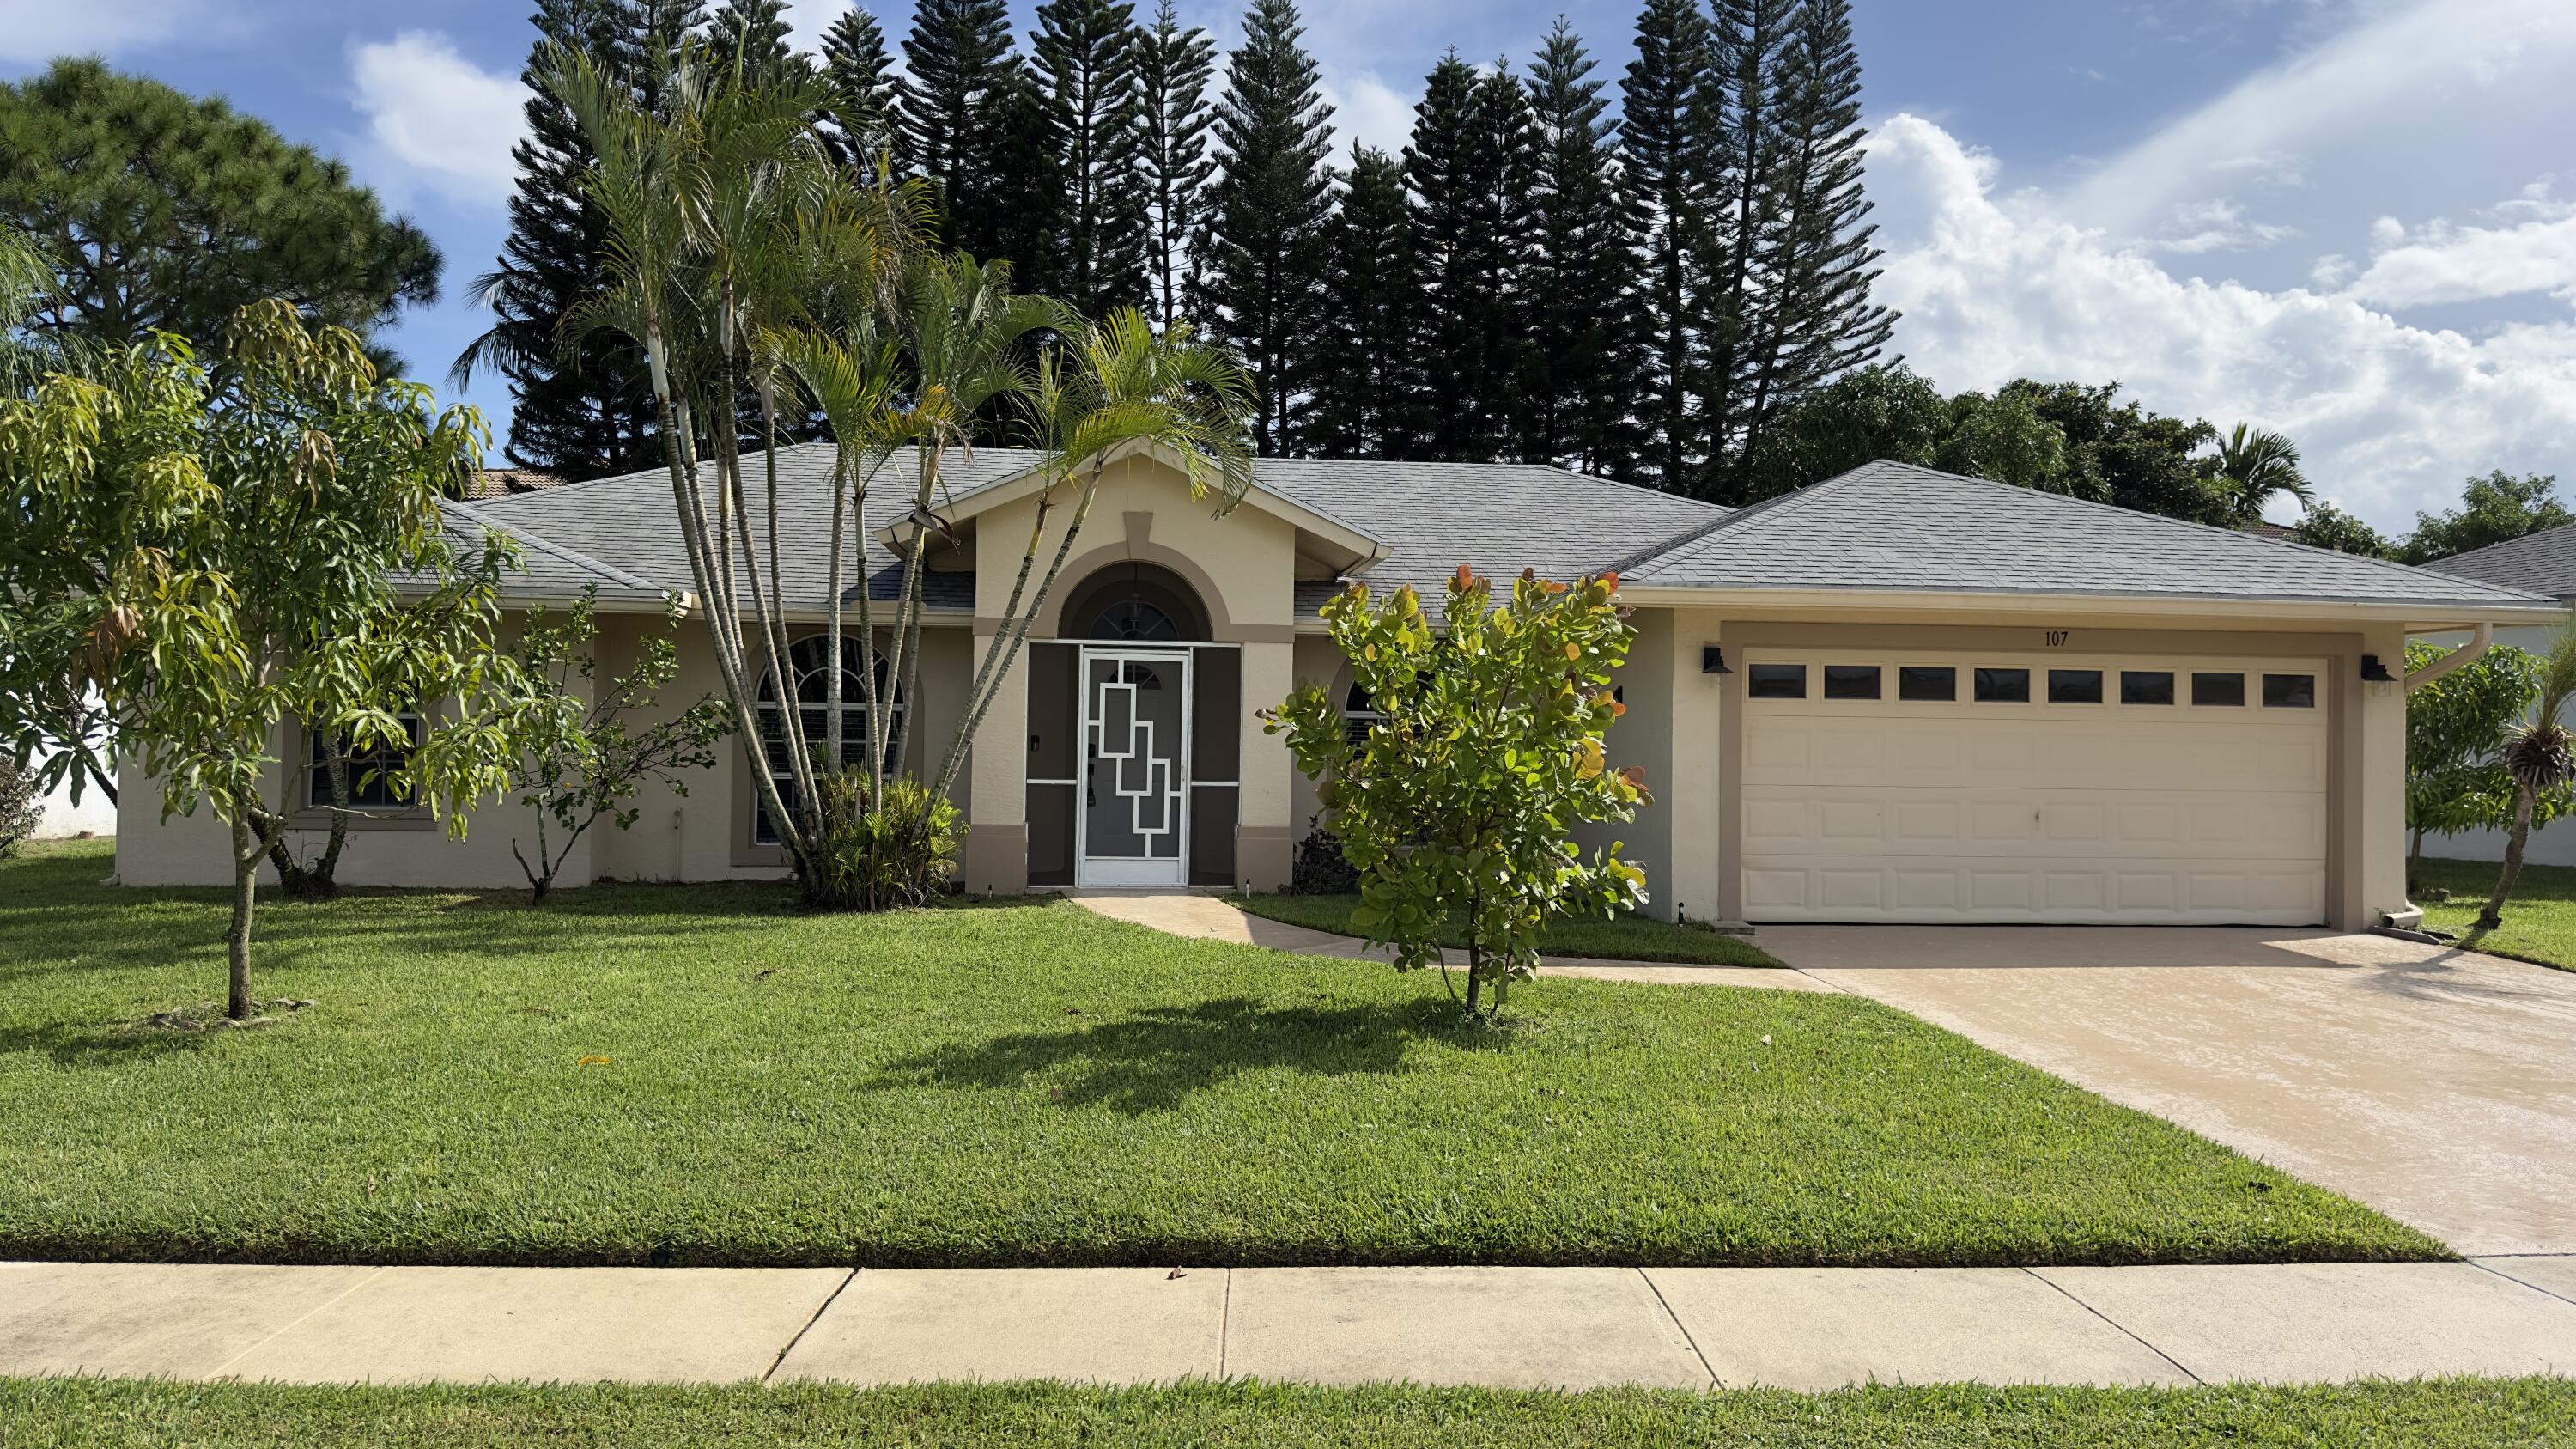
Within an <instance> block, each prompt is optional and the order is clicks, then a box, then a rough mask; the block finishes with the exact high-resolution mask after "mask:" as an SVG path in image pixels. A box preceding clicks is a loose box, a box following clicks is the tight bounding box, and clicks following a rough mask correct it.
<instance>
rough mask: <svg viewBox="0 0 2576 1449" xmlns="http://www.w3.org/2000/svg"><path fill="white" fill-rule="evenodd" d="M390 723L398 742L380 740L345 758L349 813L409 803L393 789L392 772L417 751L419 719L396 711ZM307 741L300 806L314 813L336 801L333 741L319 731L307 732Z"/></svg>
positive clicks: (403, 805)
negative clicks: (307, 757) (308, 766)
mask: <svg viewBox="0 0 2576 1449" xmlns="http://www.w3.org/2000/svg"><path fill="white" fill-rule="evenodd" d="M394 724H395V726H396V728H397V729H399V730H400V732H401V735H402V738H401V739H400V740H399V741H384V742H380V743H377V744H374V745H371V746H370V747H368V748H366V749H363V750H359V751H356V752H354V753H352V754H350V755H349V756H348V765H349V808H350V809H352V810H407V809H409V808H411V802H410V801H409V800H406V799H404V798H403V797H402V796H401V795H399V794H397V793H396V792H395V789H394V781H393V777H394V772H395V771H397V770H400V769H402V768H403V767H404V766H406V765H408V764H410V763H411V752H412V751H414V750H416V749H419V748H420V716H419V715H417V714H415V713H413V712H412V711H410V710H407V709H406V710H397V711H395V713H394ZM306 734H307V736H308V737H309V739H310V740H311V743H310V745H309V746H308V747H307V748H308V749H309V750H310V752H311V763H312V766H313V767H312V768H311V769H310V770H307V771H306V772H305V776H306V779H305V800H304V803H305V804H307V805H309V806H311V807H312V808H314V809H316V810H329V809H331V808H333V807H334V806H335V805H336V804H337V803H338V802H337V801H335V800H333V799H332V798H331V753H332V745H333V743H334V742H333V741H332V739H331V737H330V736H329V735H326V734H324V733H323V732H322V731H320V730H308V731H306Z"/></svg>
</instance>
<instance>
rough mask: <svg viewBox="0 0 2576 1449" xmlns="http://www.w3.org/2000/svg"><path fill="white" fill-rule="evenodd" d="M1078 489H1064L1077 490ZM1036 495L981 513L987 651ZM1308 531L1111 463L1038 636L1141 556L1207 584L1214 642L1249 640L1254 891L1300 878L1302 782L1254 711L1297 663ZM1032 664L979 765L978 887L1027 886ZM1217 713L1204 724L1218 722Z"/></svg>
mask: <svg viewBox="0 0 2576 1449" xmlns="http://www.w3.org/2000/svg"><path fill="white" fill-rule="evenodd" d="M1069 491H1070V490H1066V491H1065V492H1066V494H1067V495H1069ZM1064 502H1069V496H1060V506H1058V507H1056V508H1055V509H1054V510H1053V511H1052V513H1051V516H1050V517H1049V518H1048V519H1047V521H1046V531H1045V534H1044V535H1043V537H1042V538H1041V539H1040V540H1039V545H1038V547H1039V559H1040V564H1041V567H1043V565H1044V561H1045V560H1046V559H1048V558H1050V557H1052V555H1053V553H1054V551H1055V549H1056V548H1058V547H1059V546H1060V545H1061V544H1062V542H1063V539H1064V536H1065V533H1066V531H1067V529H1069V528H1070V527H1071V524H1072V517H1071V511H1070V509H1069V507H1066V506H1062V504H1063V503H1064ZM1037 523H1038V504H1037V500H1036V498H1035V497H1024V498H1020V499H1017V500H1015V501H1012V502H1009V503H1005V504H1002V505H1000V506H997V507H994V508H992V509H989V510H988V511H986V512H984V513H982V514H981V515H979V516H978V517H977V518H976V519H975V521H974V526H975V614H976V621H975V631H974V639H975V647H976V649H977V650H978V651H980V650H981V649H982V648H984V647H985V645H986V644H987V643H988V642H989V641H990V640H991V639H992V638H993V637H994V636H995V635H996V634H997V633H998V632H999V630H1000V629H1001V627H1002V624H1003V619H1004V610H1005V606H1006V605H1007V604H1008V603H1009V601H1010V591H1011V584H1012V580H1013V578H1014V577H1015V576H1016V573H1017V570H1018V566H1019V560H1020V556H1021V551H1022V550H1023V549H1024V548H1025V547H1026V546H1027V544H1028V541H1029V537H1030V534H1031V531H1032V530H1033V529H1035V528H1036V527H1037ZM1296 544H1297V538H1296V527H1295V525H1293V524H1291V523H1290V522H1288V521H1287V520H1286V519H1284V518H1282V517H1279V516H1277V515H1276V514H1273V513H1270V512H1267V511H1264V510H1263V509H1262V508H1261V507H1259V506H1257V505H1253V504H1246V505H1243V506H1240V507H1237V508H1235V509H1234V510H1232V511H1231V512H1229V513H1227V514H1226V515H1224V516H1223V517H1218V516H1216V514H1215V504H1214V502H1213V500H1210V499H1192V498H1191V497H1190V496H1189V492H1188V488H1187V485H1186V483H1185V482H1184V480H1183V479H1182V478H1181V476H1180V475H1179V474H1177V473H1175V472H1173V471H1172V470H1171V469H1169V468H1167V467H1164V466H1163V465H1161V464H1159V463H1157V462H1155V461H1153V460H1152V459H1150V458H1145V457H1133V458H1128V459H1125V460H1123V461H1121V462H1118V463H1115V464H1112V465H1111V466H1110V468H1109V469H1108V470H1107V471H1106V473H1105V474H1104V475H1103V477H1102V479H1101V484H1100V491H1099V494H1098V496H1097V498H1096V499H1095V501H1094V502H1093V505H1092V508H1091V512H1090V515H1089V517H1088V518H1087V519H1085V520H1084V521H1083V524H1082V530H1081V533H1080V535H1079V536H1078V537H1077V538H1076V539H1075V541H1074V545H1073V553H1072V556H1071V557H1070V558H1069V559H1068V560H1067V561H1066V565H1065V569H1064V572H1063V574H1062V575H1061V576H1060V577H1059V578H1058V580H1057V582H1056V584H1055V587H1054V588H1053V589H1052V590H1051V591H1050V593H1049V596H1048V601H1047V605H1046V607H1045V608H1044V609H1043V610H1042V611H1041V613H1040V615H1039V617H1038V619H1037V621H1036V624H1035V626H1034V627H1033V628H1032V630H1031V632H1030V637H1031V638H1033V639H1034V638H1054V637H1057V629H1058V622H1059V621H1058V619H1057V617H1056V615H1057V613H1058V611H1059V609H1060V607H1061V605H1062V602H1063V600H1064V599H1065V598H1066V597H1068V596H1069V595H1070V594H1072V593H1073V592H1074V591H1075V590H1076V589H1078V588H1079V587H1080V586H1081V584H1082V582H1083V580H1085V579H1087V578H1089V577H1090V576H1091V575H1092V574H1093V573H1095V572H1097V571H1098V570H1100V569H1102V568H1104V567H1108V566H1110V565H1112V564H1117V563H1123V562H1127V561H1130V560H1141V561H1144V562H1147V563H1154V564H1159V565H1161V566H1163V567H1165V568H1168V569H1170V570H1172V571H1173V572H1174V573H1177V574H1179V575H1180V576H1181V577H1182V578H1183V579H1185V580H1187V581H1188V582H1189V583H1190V585H1191V586H1192V588H1193V589H1194V590H1195V591H1196V592H1197V593H1198V595H1199V600H1200V603H1201V604H1202V605H1203V606H1205V607H1206V609H1207V611H1208V615H1209V620H1210V625H1211V633H1212V635H1213V639H1214V642H1217V643H1230V644H1237V645H1240V646H1241V649H1242V656H1243V702H1244V708H1243V710H1242V714H1241V717H1240V718H1239V719H1237V720H1236V721H1234V722H1233V723H1232V726H1231V727H1232V728H1234V729H1235V730H1237V731H1238V732H1239V734H1240V737H1241V747H1242V770H1243V773H1242V777H1241V785H1240V787H1239V788H1240V792H1241V793H1240V803H1239V804H1238V806H1237V815H1236V820H1237V823H1236V841H1235V874H1236V875H1238V876H1240V877H1242V878H1243V879H1245V880H1248V881H1250V882H1251V883H1252V884H1253V886H1254V888H1255V889H1277V888H1278V887H1279V886H1281V885H1284V884H1285V883H1286V881H1287V877H1288V860H1289V846H1290V842H1291V841H1292V840H1293V838H1294V835H1295V833H1296V831H1295V828H1294V818H1293V813H1292V812H1293V809H1294V803H1293V800H1292V793H1293V791H1292V787H1291V784H1290V775H1291V774H1292V771H1291V770H1290V769H1289V766H1288V755H1287V750H1286V747H1285V746H1284V745H1282V744H1281V743H1280V741H1279V740H1277V739H1276V738H1274V737H1272V736H1269V735H1265V734H1263V733H1262V731H1261V722H1260V721H1259V720H1258V719H1257V718H1255V717H1254V713H1253V712H1254V710H1255V709H1257V708H1260V707H1262V706H1264V705H1267V704H1270V703H1273V702H1276V701H1277V700H1279V699H1281V698H1284V697H1285V696H1286V695H1287V693H1288V690H1289V687H1290V684H1291V682H1292V679H1293V677H1294V675H1295V672H1296V666H1295V661H1294V653H1295V638H1294V630H1293V625H1294V622H1295V620H1294V616H1293V609H1294V604H1295V565H1296ZM1028 708H1029V705H1028V670H1027V666H1026V660H1025V658H1023V659H1022V660H1021V661H1020V662H1019V663H1017V664H1015V665H1014V666H1013V668H1012V670H1011V672H1010V674H1009V676H1008V677H1006V678H1005V679H1004V680H1003V682H1002V685H1001V689H1000V691H999V693H998V694H997V695H996V696H995V699H994V703H993V711H992V714H991V716H990V718H989V720H988V722H987V725H986V728H985V731H984V733H983V735H982V737H981V743H982V747H981V748H978V749H977V750H976V751H975V754H974V757H973V759H972V762H971V765H970V771H969V772H970V774H971V775H972V777H973V780H974V790H973V796H972V799H973V805H972V809H971V813H970V820H971V824H972V829H971V830H970V831H969V832H968V835H967V848H966V860H965V867H966V881H967V886H968V888H969V889H971V890H984V889H994V890H1016V889H1019V888H1020V887H1021V886H1023V885H1025V883H1026V882H1027V878H1028V876H1027V871H1028V843H1027V841H1028V835H1027V832H1028V820H1027V816H1028V797H1027V791H1026V788H1025V784H1024V781H1025V779H1026V766H1027V759H1026V753H1025V750H1023V749H1020V748H998V747H997V746H999V745H1000V744H1001V742H1003V741H1009V742H1011V744H1012V745H1014V746H1017V745H1018V744H1019V743H1020V742H1021V740H1022V738H1023V737H1024V735H1025V729H1024V728H1023V727H1022V726H1021V724H1020V723H1019V722H1023V721H1025V720H1026V719H1027V718H1028ZM1212 723H1213V722H1212V721H1206V720H1201V721H1198V722H1197V725H1196V727H1197V728H1199V729H1202V730H1204V729H1207V728H1210V727H1211V725H1212Z"/></svg>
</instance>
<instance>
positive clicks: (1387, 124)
mask: <svg viewBox="0 0 2576 1449" xmlns="http://www.w3.org/2000/svg"><path fill="white" fill-rule="evenodd" d="M1317 70H1318V72H1319V73H1320V76H1319V85H1318V88H1319V89H1320V90H1322V91H1323V93H1324V100H1325V101H1326V102H1327V103H1329V104H1330V105H1331V106H1332V108H1333V123H1332V124H1333V164H1335V165H1337V166H1348V165H1349V164H1350V161H1351V152H1352V151H1353V149H1354V148H1356V147H1360V146H1374V147H1376V148H1377V149H1378V150H1381V151H1384V152H1385V153H1387V154H1388V155H1390V156H1401V155H1403V154H1404V146H1405V143H1406V142H1408V141H1410V140H1412V139H1413V98H1412V97H1411V96H1408V95H1405V94H1403V93H1402V92H1400V91H1398V90H1396V88H1395V87H1393V86H1391V85H1388V84H1387V83H1386V82H1385V81H1383V80H1380V79H1379V78H1378V74H1377V72H1376V71H1373V70H1362V71H1347V72H1345V71H1338V70H1336V69H1334V68H1332V67H1329V66H1318V67H1317Z"/></svg>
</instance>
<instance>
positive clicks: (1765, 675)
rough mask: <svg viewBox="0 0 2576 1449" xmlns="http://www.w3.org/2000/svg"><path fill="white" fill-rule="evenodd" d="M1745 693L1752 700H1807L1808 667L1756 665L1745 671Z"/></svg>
mask: <svg viewBox="0 0 2576 1449" xmlns="http://www.w3.org/2000/svg"><path fill="white" fill-rule="evenodd" d="M1744 693H1745V695H1746V697H1747V698H1750V699H1805V698H1806V697H1807V666H1805V665H1803V664H1756V665H1753V666H1751V667H1749V668H1748V669H1747V670H1746V671H1745V676H1744Z"/></svg>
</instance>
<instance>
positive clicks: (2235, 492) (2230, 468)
mask: <svg viewBox="0 0 2576 1449" xmlns="http://www.w3.org/2000/svg"><path fill="white" fill-rule="evenodd" d="M2217 461H2218V484H2219V487H2220V488H2221V489H2223V490H2224V491H2225V492H2226V495H2227V503H2228V507H2229V508H2230V509H2232V510H2234V512H2235V514H2236V521H2237V522H2239V523H2253V522H2255V521H2256V520H2258V519H2260V518H2262V516H2263V507H2264V505H2265V504H2268V503H2270V502H2271V501H2272V499H2273V497H2274V496H2275V495H2282V494H2286V495H2287V496H2289V497H2292V498H2295V499H2297V500H2299V507H2300V509H2301V510H2303V511H2304V510H2305V509H2307V508H2309V507H2311V506H2312V505H2314V504H2315V502H2316V501H2317V500H2316V492H2315V490H2313V489H2311V488H2310V487H2309V486H2308V480H2307V478H2306V477H2305V476H2304V475H2302V474H2301V473H2300V472H2299V449H2298V445H2297V444H2295V443H2292V442H2291V441H2290V440H2289V439H2288V438H2286V437H2283V436H2282V435H2281V434H2279V433H2273V432H2265V431H2262V430H2261V429H2256V428H2249V427H2247V426H2246V425H2245V424H2243V423H2238V424H2237V425H2236V428H2235V430H2234V431H2233V432H2230V433H2229V434H2228V435H2227V436H2226V437H2224V438H2222V439H2220V440H2219V443H2218V460H2217Z"/></svg>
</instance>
